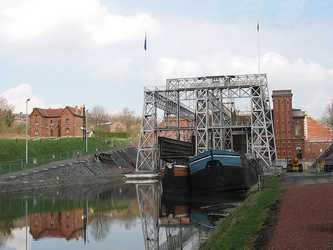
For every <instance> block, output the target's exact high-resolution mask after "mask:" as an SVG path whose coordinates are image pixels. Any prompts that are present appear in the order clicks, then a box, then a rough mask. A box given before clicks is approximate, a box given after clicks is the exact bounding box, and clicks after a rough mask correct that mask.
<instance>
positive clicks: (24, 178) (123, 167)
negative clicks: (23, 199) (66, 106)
mask: <svg viewBox="0 0 333 250" xmlns="http://www.w3.org/2000/svg"><path fill="white" fill-rule="evenodd" d="M108 153H109V154H110V156H111V158H110V159H111V160H112V161H110V162H108V163H101V162H98V161H96V159H95V157H94V156H90V157H85V158H80V159H71V160H66V161H58V162H52V163H49V164H47V165H44V166H39V167H36V168H32V169H27V170H23V171H19V172H15V173H11V174H6V175H1V176H0V193H12V192H22V191H27V190H34V189H43V188H50V187H55V186H64V185H74V184H75V185H78V184H88V183H90V184H92V183H106V182H110V181H112V180H114V179H120V178H121V177H122V175H123V174H125V173H128V172H131V171H133V169H134V165H133V164H134V163H135V160H136V150H135V149H134V148H126V149H118V150H113V151H110V152H108Z"/></svg>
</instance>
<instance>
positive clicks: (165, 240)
mask: <svg viewBox="0 0 333 250" xmlns="http://www.w3.org/2000/svg"><path fill="white" fill-rule="evenodd" d="M163 188H164V187H162V185H161V183H160V182H156V183H150V184H148V183H142V184H136V189H137V194H138V203H139V209H140V215H141V222H142V229H143V236H144V239H145V249H146V250H148V249H199V247H200V245H201V244H202V243H203V242H204V241H205V240H206V239H207V237H208V234H209V233H210V232H211V231H212V229H214V228H215V227H216V225H217V224H218V223H222V222H223V220H224V218H225V217H226V216H227V215H228V214H229V213H230V212H231V211H232V210H233V209H234V208H236V207H237V206H238V205H239V202H240V201H241V200H243V199H244V198H245V193H242V192H234V193H224V194H221V193H216V194H214V193H210V194H209V195H208V196H207V194H206V195H205V196H194V195H191V193H190V192H184V189H182V193H177V192H170V191H169V192H168V190H164V189H163ZM162 189H163V192H162Z"/></svg>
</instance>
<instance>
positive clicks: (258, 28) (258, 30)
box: [257, 20, 260, 74]
mask: <svg viewBox="0 0 333 250" xmlns="http://www.w3.org/2000/svg"><path fill="white" fill-rule="evenodd" d="M257 33H258V34H257V36H258V37H257V39H258V74H260V27H259V20H258V22H257Z"/></svg>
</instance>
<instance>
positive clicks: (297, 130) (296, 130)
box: [295, 124, 301, 136]
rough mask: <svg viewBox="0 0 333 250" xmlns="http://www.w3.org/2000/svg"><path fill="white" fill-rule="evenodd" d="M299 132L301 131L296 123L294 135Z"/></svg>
mask: <svg viewBox="0 0 333 250" xmlns="http://www.w3.org/2000/svg"><path fill="white" fill-rule="evenodd" d="M300 132H301V129H300V127H299V125H298V124H297V125H296V126H295V136H300Z"/></svg>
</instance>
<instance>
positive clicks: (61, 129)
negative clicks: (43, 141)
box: [29, 106, 84, 137]
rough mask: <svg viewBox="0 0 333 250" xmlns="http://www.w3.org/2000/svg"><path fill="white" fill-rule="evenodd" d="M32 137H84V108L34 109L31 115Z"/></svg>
mask: <svg viewBox="0 0 333 250" xmlns="http://www.w3.org/2000/svg"><path fill="white" fill-rule="evenodd" d="M29 121H30V126H29V128H30V136H31V137H61V136H82V134H83V131H82V129H81V128H82V127H83V125H84V115H83V108H81V107H77V106H76V107H69V106H67V107H65V108H59V109H50V108H49V109H41V108H34V109H33V111H32V112H31V114H30V115H29Z"/></svg>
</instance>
